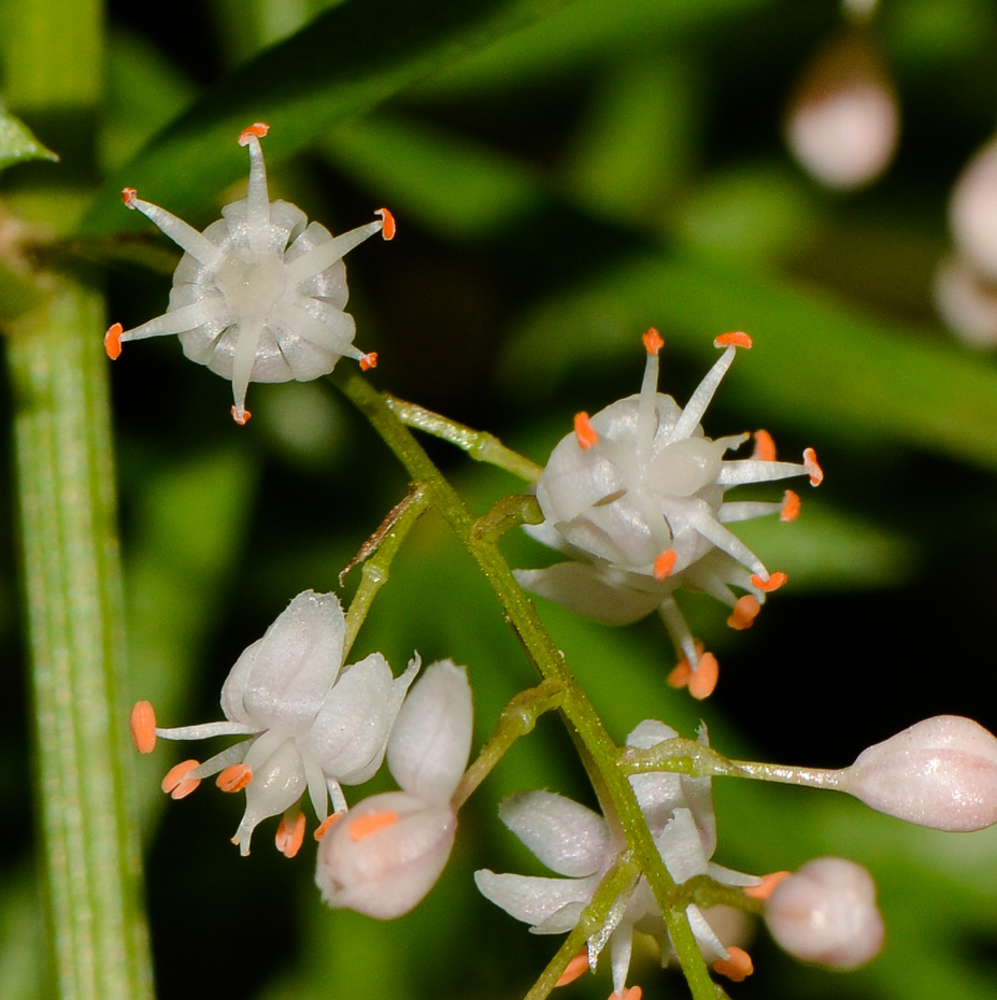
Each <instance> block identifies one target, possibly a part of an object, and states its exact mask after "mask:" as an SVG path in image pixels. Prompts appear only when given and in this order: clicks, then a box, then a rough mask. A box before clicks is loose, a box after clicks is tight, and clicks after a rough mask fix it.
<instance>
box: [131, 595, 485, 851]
mask: <svg viewBox="0 0 997 1000" xmlns="http://www.w3.org/2000/svg"><path fill="white" fill-rule="evenodd" d="M345 630H346V619H345V617H344V615H343V609H342V607H341V606H340V603H339V599H338V598H337V597H336V595H335V594H316V593H315V592H314V591H311V590H306V591H304V592H303V593H301V594H298V596H297V597H295V598H294V600H293V601H291V603H290V604H289V605H288V607H287V608H286V609H285V610H284V611H283V612H282V613H281V614H280V615H279V616H278V617H277V619H276V620H275V621H274V623H273V624H272V625H271V626H270V628H268V629H267V631H266V634H265V635H264V636H263V638H262V639H259V640H258V641H256V642H254V643H253V644H252V645H251V646H249V647H248V648H247V649H246V650H244V651H243V653H242V655H241V656H240V657H239V659H238V660H237V661H236V663H235V665H234V666H233V667H232V669H231V671H230V672H229V675H228V677H227V678H226V680H225V683H224V685H223V686H222V694H221V706H222V712H223V713H224V715H225V721H224V722H209V723H205V724H203V725H196V726H182V727H179V728H175V729H162V728H159V727H157V726H156V717H155V712H154V711H153V708H152V706H151V705H150V704H149V703H148V702H138V703H137V704H136V706H135V707H134V708H133V709H132V713H131V718H130V720H129V723H130V728H131V732H132V739H133V741H134V743H135V746H136V748H137V749H138V750H139V751H140V752H141V753H150V752H151V751H152V750H153V749H154V748H155V745H156V739H157V737H159V738H163V739H169V740H189V739H208V738H210V737H214V736H249V737H250V739H248V740H243V742H241V743H236V744H234V745H232V746H230V747H228V749H226V750H222V751H221V752H220V753H218V754H216V755H215V756H214V757H211V758H210V759H208V760H207V761H205V762H204V763H203V764H201V763H199V762H198V761H196V760H188V761H184V762H183V763H182V764H178V765H176V767H174V768H172V769H171V770H170V772H169V773H168V774H167V775H166V777H165V778H164V779H163V786H162V787H163V791H164V792H166V793H167V794H169V795H171V796H172V797H173V798H175V799H180V798H184V797H185V796H187V795H189V794H190V793H191V792H193V791H194V789H196V788H197V786H198V785H199V784H200V782H201V781H202V780H203V779H204V778H208V777H211V776H213V775H218V778H217V781H216V784H217V785H218V787H219V788H221V790H222V791H224V792H239V791H243V790H244V791H245V792H246V811H245V814H244V815H243V818H242V821H241V822H240V824H239V828H238V830H237V831H236V834H235V837H234V838H233V841H234V843H236V844H237V845H238V846H239V849H240V851H241V852H242V853H243V854H248V853H249V849H250V843H251V840H252V835H253V830H254V829H255V828H256V826H257V824H259V823H260V822H261V821H262V820H264V819H267V818H268V817H270V816H277V815H280V814H282V813H283V814H284V819H283V820H282V822H281V826H280V829H279V830H278V834H277V838H276V842H277V848H278V850H280V851H281V852H282V853H284V854H286V855H287V856H288V857H291V856H293V855H294V854H295V853H297V850H298V848H300V846H301V841H302V839H303V837H304V832H305V826H304V823H305V820H304V816H303V815H302V814H301V813H300V810H297V803H298V802H299V800H300V799H301V798H302V797H303V796H304V794H305V792H307V793H308V795H309V797H310V798H311V801H312V805H313V806H314V808H315V813H316V815H317V817H318V819H319V822H320V823H321V822H323V821H324V820H325V819H326V816H327V812H328V804H329V797H330V796H331V797H332V802H333V807H334V809H335V810H336V811H337V812H340V811H343V810H345V809H346V802H345V799H344V798H343V793H342V790H341V788H340V785H341V784H346V785H355V784H360V783H361V782H363V781H366V780H367V779H368V778H370V777H371V776H372V775H373V774H374V772H375V771H376V770H377V769H378V767H380V765H381V762H382V760H383V759H384V754H385V752H386V749H387V745H388V738H389V736H390V734H391V729H392V726H393V724H394V721H395V718H396V716H397V715H398V711H399V709H400V708H401V705H402V701H403V699H404V697H405V693H406V691H407V690H408V688H409V685H411V683H412V681H413V680H414V679H415V675H416V673H417V672H418V670H419V664H418V661H416V662H414V663H412V664H411V665H410V666H409V669H408V670H406V671H405V673H404V674H402V676H401V677H394V676H393V675H392V673H391V668H390V666H389V665H388V662H387V660H385V658H384V657H383V656H381V654H380V653H373V654H371V655H370V656H368V657H367V658H366V659H364V660H362V661H361V662H360V663H355V664H352V665H350V666H346V667H343V666H342V659H343V640H344V636H345ZM465 760H466V751H465ZM320 829H321V827H320Z"/></svg>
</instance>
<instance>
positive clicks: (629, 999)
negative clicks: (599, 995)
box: [609, 986, 643, 1000]
mask: <svg viewBox="0 0 997 1000" xmlns="http://www.w3.org/2000/svg"><path fill="white" fill-rule="evenodd" d="M642 995H643V990H641V988H640V987H639V986H631V987H630V988H629V989H624V990H623V996H619V995H618V994H616V993H610V994H609V1000H640V998H641V996H642Z"/></svg>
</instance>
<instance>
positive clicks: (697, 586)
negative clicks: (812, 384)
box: [516, 329, 823, 698]
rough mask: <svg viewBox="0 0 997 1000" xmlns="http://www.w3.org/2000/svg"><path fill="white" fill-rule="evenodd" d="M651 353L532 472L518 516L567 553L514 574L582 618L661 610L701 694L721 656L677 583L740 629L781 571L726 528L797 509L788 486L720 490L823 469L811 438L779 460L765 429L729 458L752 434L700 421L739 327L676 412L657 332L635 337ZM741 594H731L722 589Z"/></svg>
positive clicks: (679, 678)
mask: <svg viewBox="0 0 997 1000" xmlns="http://www.w3.org/2000/svg"><path fill="white" fill-rule="evenodd" d="M643 339H644V347H645V349H646V351H647V362H646V366H645V369H644V380H643V383H642V385H641V391H640V393H639V394H638V395H634V396H628V397H627V398H626V399H621V400H619V401H618V402H616V403H613V404H611V405H610V406H607V407H606V408H605V409H604V410H600V411H599V412H598V413H597V414H596V415H595V416H594V417H592V418H591V419H590V418H589V416H588V414H586V413H579V414H578V415H577V416H576V417H575V430H574V433H573V434H569V435H568V436H567V437H565V438H564V439H563V440H562V441H561V442H560V443H559V444H558V445H557V447H555V448H554V451H553V452H552V454H551V456H550V461H549V462H548V463H547V466H546V468H545V469H544V471H543V474H542V475H541V476H540V478H539V480H538V482H537V499H538V501H539V503H540V509H541V510H542V512H543V515H544V521H543V523H542V524H540V525H537V526H533V527H527V529H526V530H527V531H528V532H529V533H530V534H531V535H533V537H535V538H537V539H538V540H539V541H541V542H544V543H545V544H547V545H549V546H551V547H552V548H555V549H557V550H558V551H560V552H563V553H564V554H565V555H568V556H570V557H571V560H570V561H568V562H561V563H557V564H556V565H554V566H550V567H548V568H547V569H539V570H518V571H517V572H516V578H517V579H518V580H519V582H520V583H521V584H522V585H523V586H524V587H525V588H526V589H527V590H530V591H532V592H533V593H535V594H538V595H540V596H541V597H548V598H550V599H551V600H554V601H557V602H558V603H559V604H563V605H564V606H565V607H566V608H568V609H569V610H571V611H575V612H576V613H578V614H580V615H583V616H584V617H586V618H594V619H596V620H597V621H602V622H607V623H609V624H613V625H625V624H628V623H630V622H634V621H637V620H638V619H640V618H643V617H644V616H645V615H647V614H649V613H650V612H651V611H653V610H655V609H657V610H658V612H659V614H660V615H661V618H662V619H663V621H664V623H665V625H666V627H667V628H668V631H669V633H670V635H671V637H672V641H673V642H674V644H675V648H676V652H677V655H678V657H679V658H680V661H681V662H680V664H679V667H678V668H677V669H676V671H675V672H673V674H672V677H671V680H672V683H674V684H675V685H676V686H682V685H685V684H688V686H689V690H690V691H691V693H692V694H693V695H694V696H695V697H697V698H704V697H706V696H707V695H708V694H710V692H711V691H712V690H713V687H714V685H715V684H716V679H717V662H716V659H715V658H714V657H713V655H712V654H711V653H704V652H703V651H702V649H701V648H700V647H699V646H698V644H697V643H696V641H695V640H694V639H693V637H692V634H691V633H690V631H689V628H688V626H687V625H686V622H685V618H684V617H683V615H682V612H681V611H680V609H679V607H678V604H677V603H676V602H675V598H674V593H675V591H676V590H677V589H678V588H679V587H685V588H686V589H689V590H700V591H704V592H705V593H707V594H710V595H711V596H713V597H715V598H717V599H718V600H720V601H722V602H723V603H725V604H727V605H728V606H730V608H731V609H732V614H731V615H730V617H729V618H728V624H729V625H730V626H731V627H732V628H737V629H744V628H748V627H749V626H750V625H751V624H752V622H753V621H754V619H755V616H756V615H757V614H758V611H759V609H760V607H761V605H762V604H763V603H764V601H765V597H766V595H767V594H768V593H770V592H771V591H773V590H776V589H777V588H778V587H780V586H781V585H782V584H783V583H784V582H785V581H786V574H785V573H769V571H768V570H767V569H766V567H765V564H764V563H763V562H762V561H761V560H760V559H759V558H758V556H756V555H755V554H754V553H753V552H752V551H751V550H750V549H749V548H748V547H747V546H746V545H745V544H744V542H742V541H741V540H740V539H739V538H738V537H737V536H736V535H735V534H734V533H733V532H732V531H731V530H730V529H729V528H727V527H726V525H728V524H731V523H733V522H735V521H744V520H747V519H749V518H754V517H760V516H762V515H765V514H772V513H778V514H780V516H781V518H782V520H783V521H791V520H793V519H794V518H795V517H796V516H797V514H798V512H799V507H800V500H799V497H798V496H797V495H796V494H795V493H794V492H793V491H792V490H787V491H786V492H785V495H784V497H783V500H782V502H781V503H766V502H761V501H727V500H725V497H724V494H725V493H726V491H727V490H728V489H730V488H731V487H734V486H740V485H742V484H746V483H764V482H770V481H773V480H779V479H786V478H789V477H791V476H800V475H806V476H809V477H810V482H811V484H812V485H813V486H816V485H818V484H819V483H820V482H821V480H822V479H823V472H822V471H821V469H820V466H819V465H818V464H817V458H816V456H815V455H814V452H813V449H812V448H808V449H807V450H806V451H805V452H804V454H803V463H802V464H796V463H793V462H779V461H776V457H775V445H774V444H773V443H772V439H771V437H770V436H769V435H768V434H767V433H766V432H765V431H758V432H757V433H756V435H755V440H756V444H755V451H754V454H753V456H752V457H751V458H747V459H736V460H730V459H724V454H725V453H726V452H727V451H729V450H731V449H733V448H737V447H739V446H740V445H742V444H744V442H745V441H747V439H748V435H747V434H740V435H736V436H733V437H723V438H718V439H717V440H713V439H711V438H708V437H705V436H704V434H703V430H702V428H701V427H700V424H699V422H700V420H701V419H702V418H703V414H704V413H705V412H706V408H707V406H708V405H709V403H710V401H711V400H712V398H713V394H714V393H715V392H716V390H717V387H718V386H719V385H720V382H721V380H722V379H723V377H724V375H725V374H726V372H727V369H728V368H730V365H731V363H732V362H733V360H734V354H735V353H736V351H737V349H738V348H750V347H751V339H750V338H749V337H748V336H747V334H744V333H728V334H724V335H723V336H720V337H718V338H717V339H716V340H715V341H714V344H715V345H716V346H717V347H718V348H722V349H723V352H724V353H723V355H722V356H721V357H720V359H719V360H718V361H717V362H716V364H714V366H713V367H712V368H711V369H710V371H709V372H708V373H707V375H706V377H705V378H704V379H703V381H702V382H701V383H700V385H699V387H698V388H697V389H696V391H695V392H694V393H693V394H692V398H691V399H690V400H689V402H688V403H687V404H686V406H685V408H684V409H683V408H682V407H680V406H679V405H678V404H677V403H676V402H675V400H674V399H672V397H671V396H666V395H664V394H663V393H660V392H658V389H657V386H658V352H659V350H660V349H661V347H662V346H663V341H662V339H661V337H660V336H659V335H658V332H657V331H656V330H653V329H652V330H649V331H648V332H647V333H646V334H644V338H643ZM732 587H736V588H738V589H740V590H744V591H746V593H745V594H743V595H742V596H741V597H737V596H736V595H735V593H734V591H733V590H732V589H731V588H732Z"/></svg>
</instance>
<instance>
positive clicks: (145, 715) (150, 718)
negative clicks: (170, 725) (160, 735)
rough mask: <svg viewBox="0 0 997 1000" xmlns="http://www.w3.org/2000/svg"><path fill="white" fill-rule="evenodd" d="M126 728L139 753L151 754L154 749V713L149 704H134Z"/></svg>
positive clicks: (145, 702)
mask: <svg viewBox="0 0 997 1000" xmlns="http://www.w3.org/2000/svg"><path fill="white" fill-rule="evenodd" d="M128 728H129V729H131V731H132V743H134V744H135V749H136V750H138V752H139V753H152V751H153V750H155V749H156V712H155V710H154V709H153V707H152V703H151V702H148V701H137V702H135V707H134V708H133V709H132V714H131V715H130V716H129V717H128Z"/></svg>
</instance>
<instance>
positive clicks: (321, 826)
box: [313, 810, 346, 840]
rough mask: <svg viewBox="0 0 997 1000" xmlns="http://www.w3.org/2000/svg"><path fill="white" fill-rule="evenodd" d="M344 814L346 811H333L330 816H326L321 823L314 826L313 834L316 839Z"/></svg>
mask: <svg viewBox="0 0 997 1000" xmlns="http://www.w3.org/2000/svg"><path fill="white" fill-rule="evenodd" d="M345 815H346V811H345V810H342V811H340V812H335V813H333V814H332V815H331V816H327V817H326V818H325V819H324V820H322V822H321V823H319V825H318V826H317V827H316V828H315V833H314V834H313V836H314V837H315V839H316V840H321V839H322V838H323V837H324V836H325V835H326V833H327V832H328V830H329V827H330V826H332V824H333V823H336V822H338V821H339V820H341V819H342V818H343V817H344V816H345Z"/></svg>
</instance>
